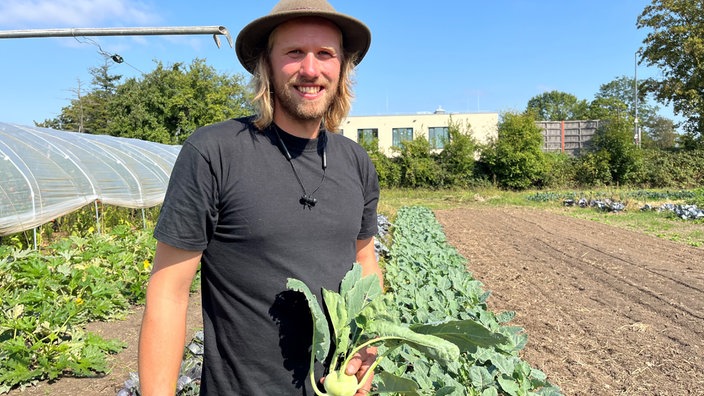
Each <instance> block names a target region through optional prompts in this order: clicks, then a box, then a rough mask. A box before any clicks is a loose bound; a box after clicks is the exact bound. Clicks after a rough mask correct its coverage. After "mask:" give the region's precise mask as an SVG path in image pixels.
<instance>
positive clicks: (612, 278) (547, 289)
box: [10, 208, 704, 396]
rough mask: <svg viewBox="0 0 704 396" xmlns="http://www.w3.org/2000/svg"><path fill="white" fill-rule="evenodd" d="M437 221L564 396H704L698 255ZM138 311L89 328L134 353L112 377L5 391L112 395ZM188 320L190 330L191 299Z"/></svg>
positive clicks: (478, 222)
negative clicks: (510, 313)
mask: <svg viewBox="0 0 704 396" xmlns="http://www.w3.org/2000/svg"><path fill="white" fill-rule="evenodd" d="M436 216H437V218H438V220H439V221H440V223H441V224H442V225H443V227H444V230H445V234H446V235H447V238H448V241H449V242H450V243H451V244H452V245H453V246H455V247H456V248H457V249H458V251H459V252H460V253H461V254H462V255H463V256H465V257H466V258H467V260H468V268H469V270H470V271H471V272H472V273H473V275H474V276H475V278H477V279H478V280H480V281H482V282H483V283H484V285H485V288H486V290H489V291H491V292H492V295H491V297H490V298H489V305H490V308H491V309H492V310H493V311H496V312H501V311H515V312H516V318H515V319H514V320H513V321H512V322H511V324H512V325H517V326H521V327H523V328H524V329H525V330H526V332H527V334H528V339H529V342H528V345H527V346H526V348H525V349H524V350H523V354H522V358H524V359H525V360H526V361H528V362H529V363H530V364H531V366H533V367H536V368H538V369H540V370H543V371H544V372H545V373H547V375H548V378H549V380H550V381H551V382H552V383H554V384H555V385H558V386H559V387H561V388H562V390H563V392H564V394H565V395H590V396H591V395H658V396H662V395H704V249H702V248H694V247H688V246H685V245H682V244H677V243H674V242H670V241H666V240H663V239H658V238H655V237H650V236H646V235H643V234H639V233H635V232H631V231H627V230H623V229H620V228H615V227H610V226H607V225H603V224H599V223H595V222H590V221H586V220H578V219H574V218H571V217H566V216H562V215H559V214H555V213H549V212H545V211H538V210H532V209H522V208H509V209H495V208H491V209H486V208H483V209H454V210H447V211H437V212H436ZM702 229H703V230H704V226H703V227H702ZM141 312H142V310H141V309H140V308H137V309H136V311H135V313H134V314H133V315H130V316H129V317H128V318H127V319H126V320H124V321H119V322H113V323H97V324H92V325H91V327H90V328H89V330H92V331H95V332H97V333H99V334H101V335H103V336H104V337H106V338H118V339H121V340H123V341H125V342H126V343H127V344H128V345H129V346H128V348H127V349H125V350H124V351H123V352H121V353H120V354H118V355H116V356H113V357H112V358H111V366H112V371H111V373H110V374H109V375H106V376H103V377H99V378H83V379H76V378H63V379H60V380H58V381H55V382H54V383H51V384H49V383H46V382H42V383H39V384H37V385H36V386H34V387H30V388H28V389H25V390H24V391H20V390H14V391H12V392H10V395H12V396H20V395H28V396H35V395H56V396H69V395H70V396H75V395H91V396H92V395H95V396H107V395H110V396H114V395H115V394H116V393H117V391H118V390H119V389H120V388H121V387H122V384H123V383H124V381H125V380H126V379H127V378H128V375H129V372H131V371H136V369H137V363H136V362H137V338H138V334H139V326H140V323H141ZM189 312H190V313H189V321H188V326H189V330H190V331H189V334H192V333H193V331H195V330H196V329H198V328H200V327H201V326H202V317H201V314H200V304H199V296H198V295H194V296H193V297H192V304H191V307H190V308H189Z"/></svg>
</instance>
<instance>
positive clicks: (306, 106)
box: [274, 81, 337, 121]
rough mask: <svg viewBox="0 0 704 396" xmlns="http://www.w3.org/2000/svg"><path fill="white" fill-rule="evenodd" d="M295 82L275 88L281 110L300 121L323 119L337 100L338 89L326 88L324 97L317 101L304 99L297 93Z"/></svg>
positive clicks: (278, 85) (285, 83)
mask: <svg viewBox="0 0 704 396" xmlns="http://www.w3.org/2000/svg"><path fill="white" fill-rule="evenodd" d="M296 83H297V82H295V81H287V82H284V83H280V84H275V86H274V96H275V98H276V101H277V102H278V103H279V105H280V106H281V109H282V110H283V111H284V112H286V113H287V114H288V115H289V116H290V117H292V118H294V119H296V120H300V121H314V120H320V119H321V118H323V116H324V115H325V113H326V112H327V111H328V109H329V108H330V106H331V105H332V101H333V100H335V95H336V93H337V89H331V88H330V87H329V86H326V88H325V90H323V96H321V97H319V98H317V99H315V100H305V99H302V98H301V97H300V96H298V94H297V93H296V88H295V85H296Z"/></svg>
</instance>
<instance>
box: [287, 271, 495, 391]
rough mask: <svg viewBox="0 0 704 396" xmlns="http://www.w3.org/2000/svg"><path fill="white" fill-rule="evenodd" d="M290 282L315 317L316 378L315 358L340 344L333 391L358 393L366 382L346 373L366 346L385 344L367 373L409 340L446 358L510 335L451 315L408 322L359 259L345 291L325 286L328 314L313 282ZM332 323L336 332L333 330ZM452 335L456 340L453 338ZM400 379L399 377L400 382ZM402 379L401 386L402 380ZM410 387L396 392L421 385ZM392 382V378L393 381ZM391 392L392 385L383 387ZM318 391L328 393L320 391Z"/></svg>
mask: <svg viewBox="0 0 704 396" xmlns="http://www.w3.org/2000/svg"><path fill="white" fill-rule="evenodd" d="M287 287H288V288H289V289H291V290H294V291H298V292H301V293H303V295H304V296H305V297H306V300H307V301H308V306H309V308H310V312H311V315H312V317H313V341H312V345H313V350H312V351H311V355H312V356H311V367H310V375H311V378H310V380H311V382H312V383H314V384H315V383H317V381H316V379H315V378H314V377H313V374H314V370H313V368H314V364H313V363H314V361H315V360H318V361H320V362H325V361H326V360H327V358H328V355H329V353H330V347H331V346H334V349H333V351H332V352H333V357H332V359H331V360H330V361H331V364H330V367H329V371H328V374H327V376H326V379H325V383H324V384H325V389H326V391H327V394H328V395H350V396H351V395H354V394H355V393H356V390H357V388H358V387H359V384H364V383H365V382H366V379H365V378H362V379H360V380H359V384H358V383H357V380H356V379H355V378H354V377H350V376H347V375H346V374H345V373H344V370H345V369H346V367H347V365H348V363H349V361H350V360H351V359H352V357H353V356H354V355H355V354H356V353H357V352H359V351H360V350H361V349H363V348H366V347H368V346H371V345H375V346H380V347H385V348H384V349H383V352H382V353H381V354H380V355H379V356H378V357H377V360H376V361H375V362H374V363H373V364H372V365H371V367H370V369H369V370H370V371H369V372H368V373H367V374H366V375H371V373H372V372H373V371H374V369H375V367H376V366H377V364H378V362H379V359H381V358H382V357H383V356H384V355H386V354H388V353H389V352H391V351H393V350H394V349H395V348H398V347H399V346H400V345H402V344H404V345H409V346H411V347H413V348H414V349H415V350H417V351H420V352H421V353H423V354H424V355H426V356H431V357H433V358H434V359H435V360H438V361H440V362H442V363H443V364H446V365H447V364H449V363H450V362H453V361H456V360H457V359H458V358H459V355H460V345H461V346H462V347H463V348H468V347H469V346H476V345H477V342H479V343H480V345H492V346H493V345H495V344H496V343H498V342H502V341H504V338H503V337H502V336H500V335H495V334H493V333H491V332H489V331H488V330H487V329H486V328H484V327H482V326H481V325H479V324H477V323H474V322H472V323H468V321H462V322H460V321H450V322H446V323H444V324H442V325H437V324H436V325H425V326H408V325H403V324H401V323H400V322H399V320H398V318H397V317H395V315H394V312H395V309H394V308H395V304H394V303H393V301H392V299H393V297H392V296H391V294H386V295H382V289H381V285H380V283H379V278H378V277H376V276H366V277H362V267H361V266H360V265H359V264H356V263H355V264H354V265H353V268H352V269H351V270H350V271H348V272H347V274H346V275H345V277H344V278H343V279H342V282H341V284H340V291H339V293H338V292H334V291H331V290H325V289H323V290H322V295H323V301H324V302H325V307H326V309H327V315H326V314H325V313H324V311H323V309H322V306H321V305H320V304H319V303H318V301H317V298H316V297H315V295H314V294H313V293H312V292H311V290H310V289H309V288H308V286H307V285H306V284H305V283H303V282H301V281H300V280H298V279H289V280H288V282H287ZM330 329H332V330H333V331H332V333H331V332H330ZM451 341H452V342H451ZM398 383H399V382H396V384H397V385H398ZM397 385H396V386H397ZM406 385H407V386H408V388H406V389H404V390H400V389H398V388H395V389H394V390H393V391H394V392H404V393H405V392H413V391H416V390H417V389H418V386H417V385H415V384H413V383H412V382H407V383H406ZM387 386H388V384H387ZM378 391H379V392H389V391H390V390H389V389H385V390H383V391H382V390H378ZM316 394H318V395H323V393H319V392H318V391H316Z"/></svg>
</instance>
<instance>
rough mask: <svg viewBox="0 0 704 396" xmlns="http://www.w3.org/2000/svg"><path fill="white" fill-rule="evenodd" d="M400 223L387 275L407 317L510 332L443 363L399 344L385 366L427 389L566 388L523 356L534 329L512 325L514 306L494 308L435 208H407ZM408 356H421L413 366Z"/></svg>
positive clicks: (554, 391) (456, 392)
mask: <svg viewBox="0 0 704 396" xmlns="http://www.w3.org/2000/svg"><path fill="white" fill-rule="evenodd" d="M393 224H394V227H393V236H394V243H393V245H392V246H391V253H390V256H391V259H390V260H389V261H388V262H387V264H386V267H385V270H386V274H387V276H386V277H385V278H386V280H387V282H388V287H387V293H390V292H392V293H393V294H394V301H395V303H396V306H395V307H394V308H393V309H396V310H398V312H399V313H398V315H399V317H400V318H401V321H402V323H406V324H408V325H411V326H412V325H414V324H419V323H436V322H442V321H445V320H446V319H447V318H454V319H456V320H471V321H476V322H478V323H480V324H481V325H482V326H483V327H485V328H487V329H489V330H490V331H491V332H493V333H498V334H501V335H503V336H504V337H505V339H506V342H504V343H500V344H496V345H486V346H470V347H468V348H463V349H462V353H461V355H460V358H459V359H458V360H457V361H455V362H453V363H452V364H451V365H449V366H447V367H442V368H441V367H439V366H438V365H434V364H431V363H430V362H428V361H427V360H426V359H425V358H424V356H422V355H419V354H417V353H416V352H415V351H413V350H411V349H398V350H395V351H393V352H392V353H390V354H389V355H387V357H386V359H384V361H383V362H382V363H381V365H382V367H383V369H384V370H385V371H387V372H391V373H394V374H395V375H397V376H400V377H403V378H404V379H409V380H413V381H414V382H415V383H417V384H419V385H420V387H421V390H422V391H423V393H422V394H437V395H441V394H442V395H453V396H463V395H498V394H508V395H560V391H559V389H558V388H557V387H555V386H553V385H551V384H550V383H549V382H548V381H547V378H546V375H545V374H544V373H543V372H541V371H540V370H537V369H535V368H533V367H531V366H530V365H529V364H528V363H526V362H525V361H522V360H521V359H520V358H519V357H518V353H519V352H520V351H521V350H522V349H523V348H524V346H525V344H526V342H527V335H526V334H525V333H524V332H523V329H521V328H520V327H517V326H510V325H508V324H507V323H508V322H509V321H510V320H511V319H513V317H514V313H513V312H502V313H494V312H491V311H490V310H489V309H488V306H487V299H488V298H489V295H490V293H489V292H487V291H484V290H483V289H482V284H481V282H479V281H477V280H476V279H474V278H472V276H471V274H470V273H469V272H468V271H467V264H468V263H467V260H466V259H465V258H464V257H462V256H461V255H460V254H459V253H458V252H457V251H456V250H455V249H454V248H453V247H452V246H450V245H449V243H448V242H447V240H446V239H445V234H444V233H443V231H442V228H441V226H440V224H439V223H438V222H437V220H436V219H435V217H434V214H433V212H432V211H430V210H429V209H428V208H426V207H423V206H413V207H402V208H399V209H398V211H397V215H396V218H395V219H394V221H393ZM470 264H471V263H470ZM389 309H391V308H389ZM409 361H413V362H415V363H414V364H413V366H412V367H409V365H408V364H407V362H409Z"/></svg>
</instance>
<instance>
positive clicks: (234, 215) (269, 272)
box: [154, 119, 379, 396]
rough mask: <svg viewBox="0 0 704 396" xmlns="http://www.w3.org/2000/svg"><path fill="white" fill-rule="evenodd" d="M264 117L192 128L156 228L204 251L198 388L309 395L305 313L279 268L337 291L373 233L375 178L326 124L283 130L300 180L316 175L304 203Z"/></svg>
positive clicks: (172, 241)
mask: <svg viewBox="0 0 704 396" xmlns="http://www.w3.org/2000/svg"><path fill="white" fill-rule="evenodd" d="M272 128H273V127H272ZM272 128H269V129H267V130H265V131H262V132H260V131H257V130H256V129H255V128H254V127H253V126H252V124H251V120H250V119H238V120H229V121H225V122H222V123H219V124H215V125H212V126H208V127H204V128H201V129H199V130H198V131H196V132H195V133H194V134H193V135H192V136H191V137H189V139H188V140H187V141H186V142H185V144H184V145H183V148H182V150H181V153H180V154H179V157H178V160H177V161H176V163H175V165H174V168H173V172H172V175H171V179H170V182H169V187H168V191H167V194H166V198H165V200H164V204H163V207H162V210H161V213H160V217H159V221H158V223H157V226H156V229H155V231H154V235H155V237H156V238H157V239H158V240H159V241H161V242H163V243H166V244H168V245H171V246H175V247H178V248H181V249H186V250H195V251H203V258H202V266H201V276H202V281H201V282H202V283H201V284H202V294H203V314H204V325H205V329H204V330H205V367H204V370H203V377H202V381H203V382H202V392H201V393H202V394H208V395H228V396H229V395H263V396H264V395H266V396H268V395H312V394H313V391H312V390H311V389H310V388H309V383H308V382H306V380H307V372H308V366H309V359H310V354H309V348H310V345H311V337H312V333H311V331H312V324H311V318H310V313H309V312H308V307H307V304H306V302H305V300H304V299H303V298H302V297H301V295H300V294H299V293H294V292H290V291H286V282H287V279H288V278H289V277H291V278H297V279H300V280H302V281H303V282H305V283H306V284H307V285H308V286H309V287H310V288H311V290H312V291H313V292H315V293H316V294H318V295H319V292H320V290H321V288H326V289H330V290H335V291H337V290H338V287H339V282H340V280H341V279H342V277H343V276H344V274H345V272H347V271H348V270H349V269H350V268H351V266H352V264H353V262H354V260H355V257H356V241H357V240H359V239H366V238H370V237H372V236H374V235H375V234H376V232H377V225H376V206H377V201H378V198H379V186H378V179H377V175H376V171H375V169H374V166H373V165H372V163H371V161H370V159H369V157H368V155H367V153H366V152H365V151H364V149H362V148H361V147H360V146H359V145H358V144H357V143H355V142H353V141H352V140H350V139H347V138H345V137H343V136H340V135H336V134H332V133H328V132H321V137H319V138H318V139H314V140H308V139H300V138H297V137H295V136H292V135H289V134H287V133H285V132H283V131H281V130H279V135H280V136H281V138H282V139H283V141H284V142H285V144H286V146H287V148H288V150H289V152H290V153H291V156H292V157H293V158H292V162H293V165H294V166H295V168H296V171H297V172H298V174H299V176H300V178H301V182H302V183H303V185H304V186H305V189H306V191H307V192H308V193H312V191H313V190H315V188H316V187H318V185H320V188H319V189H318V190H317V191H316V192H315V194H313V195H314V197H315V198H316V199H317V203H316V205H315V206H314V207H312V208H306V207H305V206H303V205H302V204H301V203H300V202H299V199H300V197H301V195H302V194H303V192H302V189H301V186H300V184H299V183H298V181H297V180H296V176H295V175H294V172H293V170H292V169H291V165H290V163H289V162H288V161H287V160H286V158H285V157H284V155H283V153H282V151H281V150H280V148H279V145H278V143H277V137H276V135H275V133H274V130H273V129H272ZM323 134H324V135H325V136H326V138H325V137H323ZM324 141H327V143H326V144H325V146H326V152H327V169H326V172H325V179H324V181H323V182H322V184H321V183H320V182H321V179H322V176H323V169H322V147H323V142H324ZM319 298H320V296H319ZM320 301H322V300H320ZM319 369H320V368H318V370H319ZM320 374H321V373H320V372H319V373H317V375H318V376H319V375H320ZM318 378H319V377H318Z"/></svg>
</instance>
